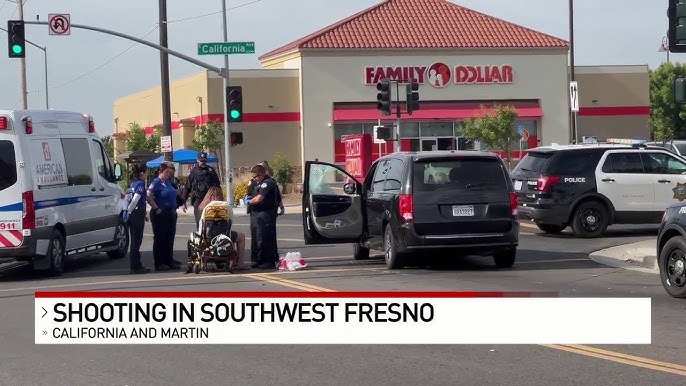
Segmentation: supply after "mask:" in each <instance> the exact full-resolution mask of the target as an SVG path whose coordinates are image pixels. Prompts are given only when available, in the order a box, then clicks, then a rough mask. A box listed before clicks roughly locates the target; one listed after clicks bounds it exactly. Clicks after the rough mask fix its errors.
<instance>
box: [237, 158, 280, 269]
mask: <svg viewBox="0 0 686 386" xmlns="http://www.w3.org/2000/svg"><path fill="white" fill-rule="evenodd" d="M258 165H262V166H264V169H265V171H266V173H267V177H269V178H274V177H273V176H274V174H273V171H272V169H271V168H270V167H269V164H268V163H267V161H262V162H260V163H258ZM274 182H276V181H274ZM257 185H259V184H258V183H257V181H256V180H254V179H252V180H250V183H249V184H248V194H247V196H248V197H249V198H252V197H254V196H255V195H256V188H257ZM276 200H277V202H278V203H279V212H278V214H279V215H282V214H284V213H285V208H284V205H283V198H282V197H281V190H280V189H279V185H278V184H276ZM246 212H247V213H248V214H250V206H249V205H248V207H247V209H246ZM256 235H257V220H256V219H255V218H253V217H252V216H250V261H251V262H252V263H254V262H256V261H257V260H258V259H257V250H258V248H257V236H256ZM275 248H276V250H277V256H276V261H277V263H278V261H279V256H278V250H279V248H278V245H277V246H276V247H275Z"/></svg>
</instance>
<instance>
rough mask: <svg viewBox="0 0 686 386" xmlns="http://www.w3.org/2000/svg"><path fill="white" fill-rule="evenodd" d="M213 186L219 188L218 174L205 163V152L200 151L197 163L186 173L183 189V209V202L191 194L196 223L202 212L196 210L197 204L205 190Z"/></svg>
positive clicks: (205, 192) (203, 196)
mask: <svg viewBox="0 0 686 386" xmlns="http://www.w3.org/2000/svg"><path fill="white" fill-rule="evenodd" d="M213 186H216V187H218V188H221V182H220V181H219V175H217V172H216V171H215V170H214V168H213V167H211V166H209V165H208V164H207V153H205V152H202V153H200V154H199V155H198V164H197V165H196V166H195V167H194V168H193V170H191V172H190V173H189V174H188V178H187V179H186V186H185V187H184V190H183V201H184V204H183V205H184V206H183V207H184V210H185V209H186V204H185V202H186V201H187V200H188V196H189V195H191V197H192V200H193V214H194V215H195V223H196V224H197V223H198V222H200V215H201V214H202V213H200V211H199V210H198V205H200V203H201V202H202V200H203V198H205V195H206V194H207V192H208V191H209V190H210V188H211V187H213Z"/></svg>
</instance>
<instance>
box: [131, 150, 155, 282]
mask: <svg viewBox="0 0 686 386" xmlns="http://www.w3.org/2000/svg"><path fill="white" fill-rule="evenodd" d="M132 169H133V170H132V173H131V181H132V182H131V186H130V188H129V194H130V195H131V196H132V198H131V203H130V204H129V207H128V208H127V211H128V223H129V230H130V232H131V246H130V247H131V249H130V250H129V260H130V265H129V266H130V269H131V273H133V274H141V273H149V272H150V269H149V268H145V267H144V266H143V264H142V263H141V251H140V248H141V243H142V242H143V230H144V229H145V222H146V221H148V214H147V213H146V211H145V210H146V205H145V180H146V179H147V177H148V169H147V167H146V166H145V164H144V163H142V162H141V163H136V164H133V168H132Z"/></svg>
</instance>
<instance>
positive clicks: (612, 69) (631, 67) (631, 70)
mask: <svg viewBox="0 0 686 386" xmlns="http://www.w3.org/2000/svg"><path fill="white" fill-rule="evenodd" d="M649 71H650V68H649V66H648V65H647V64H620V65H595V66H593V65H591V66H574V74H575V75H592V74H647V73H648V72H649Z"/></svg>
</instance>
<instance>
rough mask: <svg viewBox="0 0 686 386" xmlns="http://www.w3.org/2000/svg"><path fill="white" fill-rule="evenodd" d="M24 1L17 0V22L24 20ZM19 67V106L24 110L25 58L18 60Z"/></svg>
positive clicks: (27, 102)
mask: <svg viewBox="0 0 686 386" xmlns="http://www.w3.org/2000/svg"><path fill="white" fill-rule="evenodd" d="M24 1H26V0H17V5H18V6H19V20H24ZM19 63H20V65H21V105H22V108H23V109H24V110H27V109H28V108H29V92H28V90H27V89H26V58H19Z"/></svg>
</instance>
